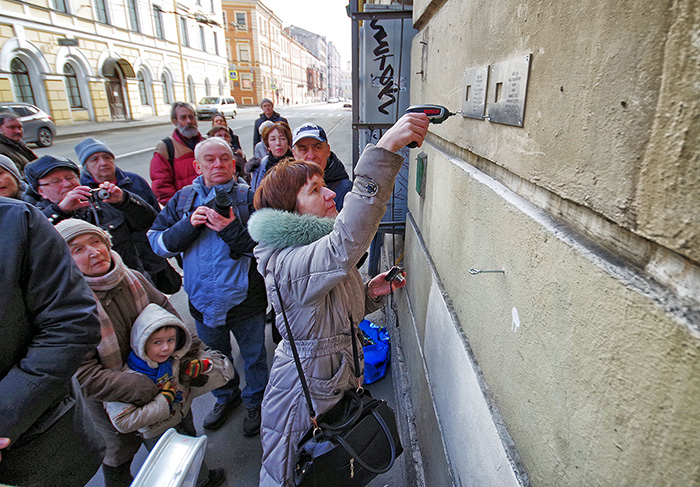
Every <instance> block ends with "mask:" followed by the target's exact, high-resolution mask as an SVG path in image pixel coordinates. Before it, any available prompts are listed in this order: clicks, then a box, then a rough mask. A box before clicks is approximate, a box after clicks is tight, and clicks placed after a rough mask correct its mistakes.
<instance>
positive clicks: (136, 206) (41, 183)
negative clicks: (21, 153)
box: [25, 155, 158, 272]
mask: <svg viewBox="0 0 700 487" xmlns="http://www.w3.org/2000/svg"><path fill="white" fill-rule="evenodd" d="M25 178H26V179H27V183H28V184H29V185H30V186H31V187H32V189H33V190H34V191H35V192H36V193H38V194H39V195H40V196H41V200H40V201H39V202H38V203H37V205H36V206H37V207H39V209H41V210H42V211H43V213H44V215H46V217H47V218H48V219H49V221H50V222H51V223H53V224H54V225H56V224H57V223H58V222H60V221H62V220H65V219H66V218H78V219H79V220H85V221H86V222H88V223H92V224H93V225H97V226H98V227H100V228H101V229H103V230H106V231H107V232H109V234H110V235H111V236H112V247H113V248H114V250H115V251H116V252H117V253H119V255H120V256H121V258H122V259H123V260H124V263H125V264H126V265H127V266H128V267H130V268H131V269H135V270H137V271H139V272H143V271H144V268H143V264H142V262H141V258H140V257H139V254H138V251H137V249H136V245H135V234H137V233H139V232H144V231H146V230H148V229H149V228H150V227H151V225H152V224H153V221H154V220H155V219H156V216H158V213H156V210H155V209H153V207H152V206H151V205H149V204H148V203H146V202H145V201H144V200H142V199H141V197H139V196H137V195H136V194H134V193H132V192H130V191H126V190H123V189H121V188H120V187H119V186H117V185H116V184H113V183H111V182H109V181H105V182H103V183H101V184H100V188H103V189H105V190H107V195H105V196H106V197H105V198H104V199H100V198H99V195H93V193H92V192H91V189H90V188H89V187H87V186H81V185H80V169H78V166H77V165H76V164H75V163H74V162H73V161H71V160H70V159H66V158H65V157H58V156H48V155H47V156H42V157H40V158H39V159H37V160H36V161H34V162H32V163H31V164H29V165H28V166H27V167H26V170H25Z"/></svg>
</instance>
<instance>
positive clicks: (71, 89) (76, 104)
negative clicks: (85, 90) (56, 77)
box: [63, 63, 83, 108]
mask: <svg viewBox="0 0 700 487" xmlns="http://www.w3.org/2000/svg"><path fill="white" fill-rule="evenodd" d="M63 75H64V76H65V77H66V86H67V87H68V101H69V102H70V107H71V108H83V101H82V100H81V99H80V90H79V89H78V76H77V75H76V74H75V69H73V66H71V65H70V64H68V63H66V64H64V65H63Z"/></svg>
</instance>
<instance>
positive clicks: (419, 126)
mask: <svg viewBox="0 0 700 487" xmlns="http://www.w3.org/2000/svg"><path fill="white" fill-rule="evenodd" d="M429 123H430V122H429V121H428V116H427V115H426V114H425V113H407V114H405V115H404V116H403V117H401V118H400V119H398V121H397V122H396V123H395V124H394V125H393V126H392V127H391V128H390V129H389V130H387V132H386V133H385V134H384V135H382V138H381V139H379V142H377V147H381V148H382V149H386V150H389V151H391V152H396V151H397V150H399V149H402V148H403V147H405V146H406V145H408V144H409V143H411V142H415V143H417V144H418V146H420V145H422V144H423V139H425V135H426V134H427V133H428V125H429Z"/></svg>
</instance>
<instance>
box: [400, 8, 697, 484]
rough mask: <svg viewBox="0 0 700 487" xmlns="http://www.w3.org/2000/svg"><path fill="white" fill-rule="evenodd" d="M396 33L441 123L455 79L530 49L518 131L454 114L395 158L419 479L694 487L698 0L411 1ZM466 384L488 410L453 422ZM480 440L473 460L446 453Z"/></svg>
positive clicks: (461, 451) (458, 91)
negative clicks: (409, 42)
mask: <svg viewBox="0 0 700 487" xmlns="http://www.w3.org/2000/svg"><path fill="white" fill-rule="evenodd" d="M414 22H415V26H416V28H417V29H418V30H419V32H418V34H417V35H416V37H415V38H414V42H413V48H412V69H411V72H412V73H419V74H412V80H411V86H412V93H411V100H412V103H414V104H416V103H437V104H442V105H445V106H448V107H449V108H451V109H452V110H459V109H461V104H462V96H463V73H464V71H465V70H466V69H470V68H474V67H478V66H483V65H492V64H494V63H497V62H501V61H505V60H508V59H512V58H515V57H520V56H525V55H531V67H530V77H529V83H528V88H527V103H526V109H525V117H524V124H523V127H522V128H520V127H512V126H507V125H502V124H497V123H491V122H488V121H485V120H484V121H481V120H473V119H467V118H462V117H459V116H457V117H453V118H451V119H449V120H447V121H446V122H444V123H443V124H441V125H432V126H431V128H430V134H429V137H428V139H427V142H426V144H425V145H424V146H423V147H422V148H421V149H419V150H415V151H413V153H412V155H411V157H412V166H411V177H410V184H409V188H411V189H410V190H409V210H410V216H409V222H410V224H408V225H407V239H406V240H407V242H406V266H407V268H408V270H409V272H410V274H411V276H412V278H411V280H410V284H409V286H408V289H407V292H406V295H405V297H404V299H405V302H406V306H404V307H403V308H402V309H403V312H402V316H401V321H402V328H401V334H402V337H401V338H402V343H403V344H404V347H405V350H406V355H407V357H406V360H407V362H408V363H409V364H411V365H410V368H411V369H410V373H411V374H412V379H411V385H412V387H414V388H415V389H416V390H415V391H414V393H413V396H414V397H416V398H420V399H419V400H418V401H416V403H417V404H416V405H414V407H416V418H417V421H418V431H419V436H420V439H421V443H422V444H424V446H425V448H423V449H422V453H423V456H424V459H425V458H426V457H427V460H428V461H427V462H425V463H426V464H428V465H430V464H431V461H432V460H433V459H434V460H435V462H434V463H435V464H437V465H445V466H446V468H447V469H448V470H449V475H448V474H447V472H439V471H436V470H435V469H432V470H431V469H430V468H428V469H426V485H447V483H449V482H454V483H455V484H456V485H507V484H505V483H500V482H499V483H494V482H493V479H494V478H495V477H493V476H491V477H481V478H480V477H479V476H478V475H477V474H475V473H474V469H475V468H479V466H481V467H482V468H483V469H484V471H485V472H486V473H489V472H490V474H492V475H496V473H495V472H501V468H502V466H507V468H508V469H510V471H511V472H512V474H513V475H512V476H510V477H509V478H510V481H512V482H515V483H520V484H527V483H531V484H532V485H536V486H557V487H560V486H569V485H616V486H617V485H679V486H688V485H700V464H699V463H698V462H697V458H698V457H697V451H699V448H700V408H698V407H697V398H698V397H700V267H699V264H700V207H699V205H698V201H700V185H698V181H699V180H700V156H699V154H700V139H699V138H698V132H699V131H698V128H699V127H700V84H698V82H697V80H698V79H699V75H700V72H699V70H698V66H699V65H700V64H699V62H700V42H699V41H698V39H700V5H699V4H698V3H697V2H682V1H676V2H663V3H662V2H643V3H639V2H634V1H627V0H625V1H613V0H601V1H592V0H584V1H580V2H554V1H538V2H535V1H533V2H519V1H504V2H491V3H488V2H479V1H472V0H463V1H458V0H448V1H441V0H438V1H433V2H429V1H423V0H420V1H416V2H414ZM487 113H488V105H487ZM419 152H424V153H425V154H426V155H427V161H428V162H427V166H426V186H425V193H424V196H422V197H421V196H419V195H418V194H417V193H416V192H415V190H413V189H412V188H414V187H415V177H416V165H415V162H414V161H415V157H416V155H417V154H418V153H419ZM470 268H477V269H489V270H491V269H504V270H505V271H506V273H505V275H503V274H481V275H470V274H469V273H468V270H469V269H470ZM436 287H437V289H439V290H440V292H439V293H437V294H436V292H435V289H436ZM431 290H432V291H431ZM438 298H439V299H438ZM441 300H442V301H444V304H441V305H439V306H437V307H436V303H438V302H439V301H441ZM440 309H442V310H443V311H439V310H440ZM435 316H439V319H438V320H437V322H436V318H435ZM404 323H406V324H407V326H404ZM435 340H438V343H435ZM445 340H448V341H449V343H447V342H445ZM455 343H458V344H460V347H461V348H462V350H463V354H462V356H461V357H460V354H459V353H456V352H455V351H454V350H453V349H454V346H455ZM474 384H477V385H478V387H479V390H480V391H481V395H482V396H483V400H484V402H485V404H486V405H487V407H488V410H489V411H490V413H491V414H490V416H489V415H486V416H484V415H483V414H481V413H478V414H476V413H473V414H472V411H471V409H470V408H467V406H466V405H465V406H463V407H464V409H463V410H459V405H460V404H465V401H456V400H455V398H456V397H461V396H464V395H467V396H469V397H476V396H478V395H479V394H478V393H477V392H475V390H474ZM444 390H449V391H452V392H451V393H450V394H445V392H444ZM427 398H429V399H430V402H426V400H425V399H427ZM455 408H457V409H458V410H457V411H455ZM435 425H439V429H440V431H441V432H442V433H441V434H440V439H439V441H436V439H435V437H433V436H432V432H433V431H435ZM491 426H492V428H490V427H491ZM431 428H432V429H431ZM479 429H483V430H485V431H486V430H490V431H491V433H490V434H489V435H488V440H487V441H488V445H489V446H488V448H490V449H491V451H492V452H496V451H497V450H499V448H500V453H497V454H495V456H491V457H489V458H490V460H488V461H484V459H483V458H482V457H483V449H484V448H485V446H483V445H482V446H481V447H479V443H478V442H471V441H466V440H465V441H463V444H461V445H460V441H459V439H460V438H463V439H469V438H473V437H481V438H484V437H486V436H484V435H475V433H474V431H476V430H479ZM499 445H500V446H499ZM494 459H497V460H500V461H502V462H503V463H502V465H501V464H498V462H497V461H495V460H494ZM497 465H501V466H500V467H498V468H497ZM482 473H483V472H482ZM479 475H481V474H479Z"/></svg>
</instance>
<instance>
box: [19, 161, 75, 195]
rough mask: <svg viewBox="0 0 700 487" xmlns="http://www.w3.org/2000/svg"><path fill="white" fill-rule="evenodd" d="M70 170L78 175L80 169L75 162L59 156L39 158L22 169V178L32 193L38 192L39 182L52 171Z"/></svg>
mask: <svg viewBox="0 0 700 487" xmlns="http://www.w3.org/2000/svg"><path fill="white" fill-rule="evenodd" d="M60 168H65V169H70V170H71V171H74V172H75V173H76V174H78V175H79V174H80V169H79V168H78V166H77V165H76V164H75V162H73V161H71V160H70V159H66V158H65V157H60V156H51V155H46V156H41V157H40V158H39V159H37V160H36V161H34V162H30V163H29V164H27V165H26V166H25V168H24V178H25V179H26V180H27V183H29V185H30V186H31V187H32V189H33V190H34V191H39V180H40V179H41V178H43V177H45V176H46V175H47V174H49V173H50V172H51V171H53V170H54V169H60Z"/></svg>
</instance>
